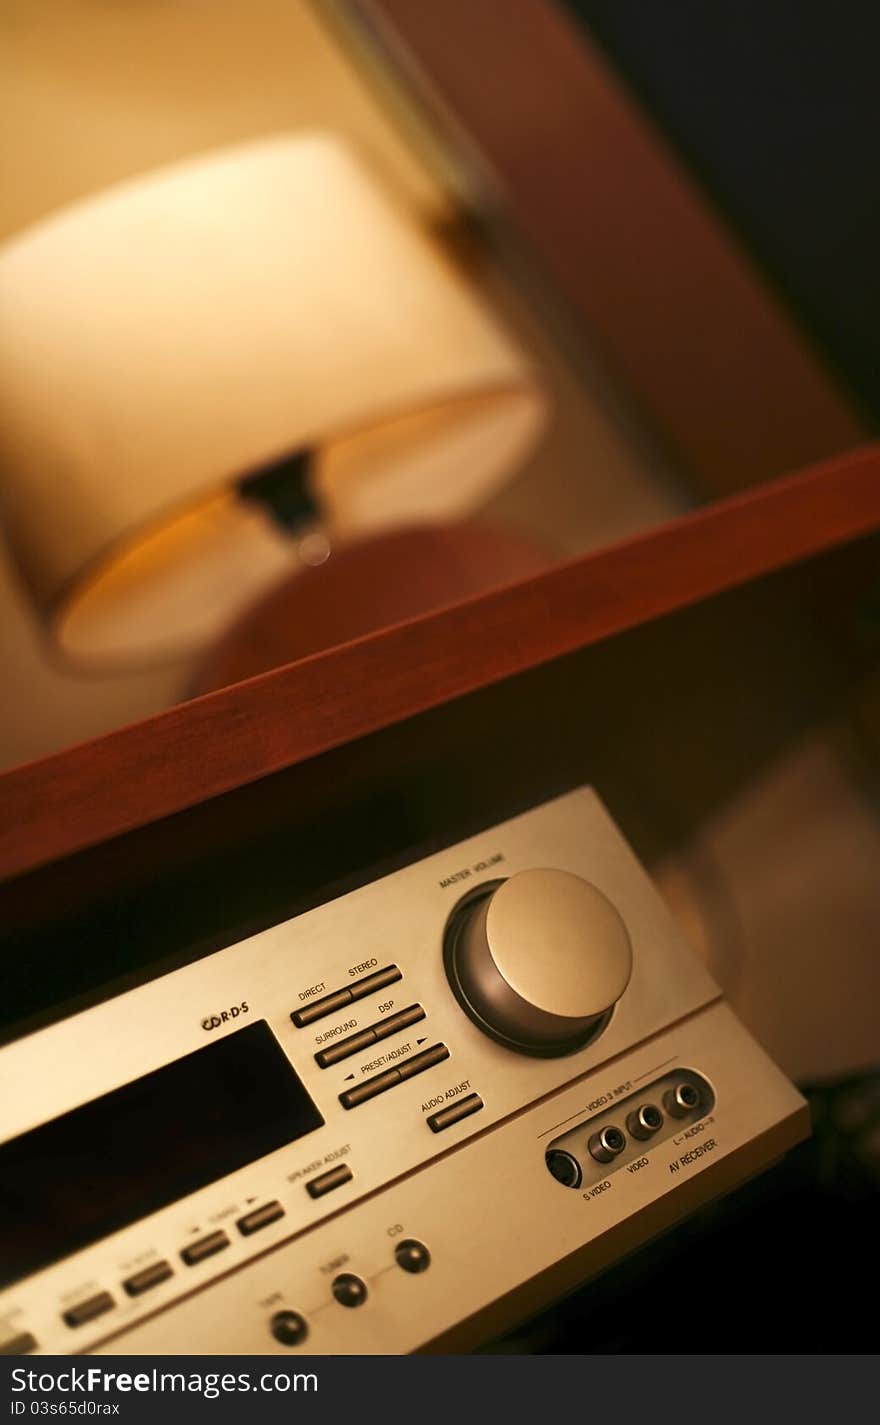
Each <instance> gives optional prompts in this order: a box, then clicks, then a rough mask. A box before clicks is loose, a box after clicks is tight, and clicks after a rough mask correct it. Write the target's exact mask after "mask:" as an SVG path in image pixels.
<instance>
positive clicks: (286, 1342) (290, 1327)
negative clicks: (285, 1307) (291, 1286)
mask: <svg viewBox="0 0 880 1425" xmlns="http://www.w3.org/2000/svg"><path fill="white" fill-rule="evenodd" d="M270 1325H271V1328H272V1335H273V1336H274V1337H275V1340H276V1341H280V1342H281V1344H282V1346H299V1345H301V1344H302V1342H303V1341H304V1340H305V1339H306V1337H307V1336H308V1334H309V1328H308V1323H307V1322H306V1319H305V1317H303V1316H300V1314H299V1312H298V1311H276V1312H275V1315H274V1316H273V1317H272V1320H271V1322H270Z"/></svg>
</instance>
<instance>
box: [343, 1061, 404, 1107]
mask: <svg viewBox="0 0 880 1425" xmlns="http://www.w3.org/2000/svg"><path fill="white" fill-rule="evenodd" d="M399 1083H400V1070H399V1069H386V1070H385V1072H384V1073H383V1074H376V1076H375V1078H372V1079H364V1082H363V1083H362V1084H355V1086H354V1088H353V1089H346V1091H345V1093H341V1094H340V1095H339V1102H340V1103H341V1104H342V1107H343V1108H357V1106H358V1104H361V1103H366V1102H367V1101H368V1100H369V1099H371V1098H375V1097H376V1096H377V1094H380V1093H385V1092H386V1090H387V1089H393V1088H394V1085H395V1084H399Z"/></svg>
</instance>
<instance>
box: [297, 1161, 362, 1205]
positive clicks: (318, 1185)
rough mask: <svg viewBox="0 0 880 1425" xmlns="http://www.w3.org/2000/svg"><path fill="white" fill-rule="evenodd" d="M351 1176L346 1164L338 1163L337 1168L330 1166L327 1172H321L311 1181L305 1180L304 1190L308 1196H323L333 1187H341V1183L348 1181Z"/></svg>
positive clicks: (351, 1173) (352, 1175)
mask: <svg viewBox="0 0 880 1425" xmlns="http://www.w3.org/2000/svg"><path fill="white" fill-rule="evenodd" d="M353 1177H354V1174H353V1172H352V1171H351V1168H350V1167H349V1166H348V1164H347V1163H340V1164H339V1167H338V1168H331V1169H330V1171H329V1173H322V1174H321V1176H320V1177H319V1178H312V1180H311V1182H307V1183H306V1192H307V1193H308V1195H309V1197H323V1196H324V1195H325V1193H328V1192H332V1191H333V1189H334V1188H338V1187H342V1184H343V1183H350V1182H351V1180H352V1178H353Z"/></svg>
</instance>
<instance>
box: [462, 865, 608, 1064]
mask: <svg viewBox="0 0 880 1425" xmlns="http://www.w3.org/2000/svg"><path fill="white" fill-rule="evenodd" d="M445 958H446V972H447V974H448V976H449V980H450V984H451V985H452V988H453V990H454V992H455V994H456V997H457V999H458V1001H459V1003H460V1004H461V1006H462V1008H463V1009H464V1010H465V1012H466V1013H467V1014H468V1015H469V1016H470V1018H471V1019H472V1020H473V1021H474V1023H475V1024H477V1025H478V1026H479V1027H480V1028H481V1029H482V1030H483V1031H484V1032H485V1033H486V1034H489V1035H491V1037H492V1038H493V1039H496V1040H498V1041H499V1042H500V1043H502V1044H505V1045H507V1046H508V1048H511V1049H517V1050H519V1052H520V1053H523V1054H537V1055H543V1056H552V1055H557V1054H569V1053H571V1052H572V1051H573V1050H575V1049H580V1048H582V1047H583V1045H584V1044H586V1043H587V1042H588V1041H589V1040H590V1039H593V1038H595V1036H596V1035H597V1034H598V1033H599V1032H600V1031H601V1030H602V1029H603V1028H604V1027H605V1025H606V1023H607V1022H608V1018H609V1016H610V1013H611V1010H612V1009H613V1008H614V1005H615V1004H616V1002H617V1000H618V999H619V998H620V996H621V995H622V994H623V992H624V990H625V989H626V986H627V984H628V982H629V977H630V974H631V972H632V946H631V944H630V938H629V934H628V933H627V929H626V926H625V925H624V923H623V920H622V919H621V917H620V914H619V913H618V911H617V910H616V909H615V907H614V906H613V905H612V904H611V902H610V901H609V900H608V898H607V896H605V895H603V894H602V892H601V891H600V890H598V889H597V888H596V886H593V885H591V884H590V882H589V881H584V880H582V879H581V877H580V876H573V875H571V873H570V872H568V871H554V870H534V871H520V872H519V873H518V874H517V875H515V876H511V877H510V879H509V880H507V881H502V882H500V883H498V882H493V883H491V885H488V886H487V887H486V888H485V891H484V892H483V894H482V895H481V894H479V892H478V893H476V894H474V893H473V892H471V894H470V895H469V896H467V897H465V899H464V901H462V902H460V903H459V905H458V907H456V910H455V911H453V913H452V916H451V917H450V920H449V924H448V926H447V934H446V949H445Z"/></svg>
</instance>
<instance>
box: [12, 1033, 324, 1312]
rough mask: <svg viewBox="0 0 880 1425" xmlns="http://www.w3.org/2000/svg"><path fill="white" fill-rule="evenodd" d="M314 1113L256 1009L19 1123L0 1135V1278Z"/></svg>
mask: <svg viewBox="0 0 880 1425" xmlns="http://www.w3.org/2000/svg"><path fill="white" fill-rule="evenodd" d="M46 1071H47V1073H48V1072H51V1071H52V1066H50V1065H47V1066H46ZM55 1072H56V1073H63V1072H64V1070H63V1066H62V1065H60V1064H59V1065H56V1066H55ZM323 1122H324V1120H323V1118H322V1117H321V1115H320V1114H319V1112H318V1110H317V1108H316V1107H315V1105H314V1103H313V1102H312V1100H311V1098H310V1097H309V1095H308V1094H307V1093H306V1090H305V1088H304V1087H303V1085H302V1083H301V1082H300V1080H299V1078H298V1077H297V1075H296V1074H295V1073H294V1071H293V1069H292V1068H291V1065H290V1063H289V1062H288V1060H287V1057H286V1055H285V1054H284V1052H283V1050H282V1049H281V1046H280V1044H279V1043H278V1041H277V1040H276V1038H275V1036H274V1034H273V1033H272V1031H271V1029H270V1028H269V1026H268V1024H267V1023H266V1021H265V1020H259V1021H258V1022H257V1023H256V1024H252V1025H249V1026H248V1028H247V1029H239V1030H237V1031H236V1032H235V1033H234V1034H229V1035H227V1036H226V1037H225V1038H223V1039H219V1040H218V1041H217V1042H216V1043H215V1044H209V1045H207V1046H206V1047H205V1048H204V1049H196V1050H195V1051H194V1052H193V1053H192V1054H186V1055H185V1056H184V1057H183V1058H182V1059H176V1060H175V1061H174V1062H173V1063H171V1064H165V1065H164V1066H163V1067H162V1068H161V1069H155V1070H154V1071H153V1072H152V1073H150V1074H145V1075H144V1077H143V1078H140V1079H135V1080H134V1082H132V1083H129V1084H124V1085H123V1087H122V1088H118V1089H114V1090H113V1091H112V1092H111V1093H108V1094H104V1095H103V1096H102V1097H101V1098H96V1099H92V1100H91V1101H90V1102H89V1103H85V1104H82V1105H81V1106H80V1107H79V1108H75V1109H73V1110H72V1111H71V1112H70V1113H65V1114H64V1115H63V1117H61V1118H55V1119H53V1120H52V1121H51V1122H50V1123H44V1124H42V1125H41V1126H40V1127H39V1128H34V1129H31V1131H30V1132H28V1133H23V1134H22V1135H21V1136H20V1137H19V1138H14V1139H12V1140H11V1141H10V1142H8V1143H5V1144H3V1145H2V1146H0V1286H6V1285H8V1283H9V1282H12V1281H16V1280H17V1279H18V1278H19V1277H23V1276H27V1275H29V1274H30V1273H31V1272H35V1271H39V1270H40V1268H41V1267H45V1266H48V1265H49V1264H50V1263H51V1262H54V1261H56V1260H57V1259H58V1258H59V1257H64V1256H67V1255H68V1254H69V1253H70V1252H75V1251H77V1250H78V1249H79V1248H80V1247H85V1246H87V1245H88V1244H89V1243H90V1242H95V1241H97V1240H98V1239H99V1238H101V1237H104V1236H106V1235H107V1234H108V1233H110V1232H115V1231H117V1230H118V1229H119V1228H120V1227H125V1226H126V1225H127V1224H128V1223H130V1222H134V1221H136V1220H137V1218H139V1217H145V1216H146V1215H147V1213H150V1212H155V1211H156V1210H157V1209H158V1208H160V1207H165V1206H167V1205H168V1203H171V1202H174V1201H175V1200H176V1199H177V1198H179V1197H185V1196H186V1194H187V1193H191V1192H195V1191H196V1189H197V1188H201V1187H205V1186H206V1185H207V1184H208V1183H211V1182H213V1181H214V1180H215V1179H216V1178H222V1177H224V1176H225V1174H226V1173H231V1172H234V1171H235V1169H236V1168H241V1167H244V1166H245V1164H247V1163H250V1162H253V1161H254V1159H256V1158H261V1157H263V1156H264V1155H265V1154H266V1153H272V1152H274V1150H275V1149H276V1148H281V1147H283V1146H284V1144H286V1143H293V1142H295V1140H296V1139H297V1138H302V1137H303V1135H304V1134H306V1133H311V1132H312V1130H313V1129H315V1128H320V1127H321V1126H322V1124H323ZM195 1225H196V1224H195V1223H194V1224H193V1226H195ZM180 1245H181V1247H183V1246H185V1245H186V1243H185V1242H183V1241H182V1242H181V1244H180Z"/></svg>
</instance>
